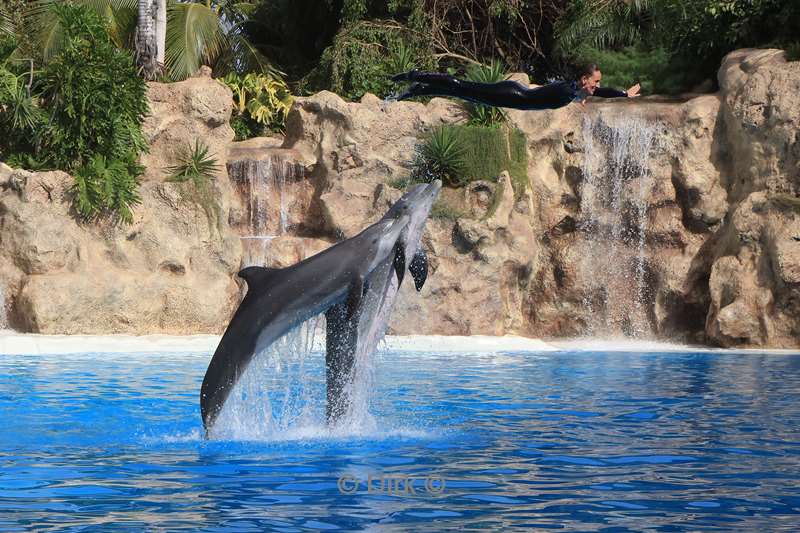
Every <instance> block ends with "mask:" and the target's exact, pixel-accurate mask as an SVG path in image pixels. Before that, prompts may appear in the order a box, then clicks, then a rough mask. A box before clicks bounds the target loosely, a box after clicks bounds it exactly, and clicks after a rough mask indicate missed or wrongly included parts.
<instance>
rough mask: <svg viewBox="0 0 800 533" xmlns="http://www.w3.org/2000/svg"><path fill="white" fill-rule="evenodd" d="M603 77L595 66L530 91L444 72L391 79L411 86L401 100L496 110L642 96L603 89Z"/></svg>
mask: <svg viewBox="0 0 800 533" xmlns="http://www.w3.org/2000/svg"><path fill="white" fill-rule="evenodd" d="M601 78H602V73H601V72H600V67H598V66H597V64H595V63H589V64H587V65H584V66H582V67H581V68H580V69H579V70H578V73H577V76H576V78H575V80H572V81H556V82H553V83H549V84H547V85H542V86H541V87H536V88H530V87H528V86H526V85H524V84H522V83H519V82H517V81H513V80H505V81H501V82H498V83H479V82H475V81H467V80H461V79H458V78H456V77H454V76H451V75H449V74H444V73H441V72H420V71H418V70H411V71H409V72H404V73H402V74H397V75H396V76H393V77H392V81H394V82H396V83H399V82H403V81H408V82H411V86H410V87H409V88H408V89H406V91H405V92H403V93H402V94H401V95H400V96H398V97H397V99H398V100H406V99H408V98H413V97H415V96H452V97H455V98H461V99H462V100H467V101H469V102H473V103H475V104H483V105H488V106H493V107H509V108H512V109H521V110H523V111H529V110H532V109H558V108H559V107H564V106H566V105H567V104H569V103H571V102H580V103H581V104H582V105H584V106H585V105H586V98H587V97H589V96H599V97H601V98H621V97H628V98H632V97H635V96H639V89H640V87H639V84H638V83H637V84H636V85H634V86H633V87H631V88H630V89H628V90H627V91H620V90H618V89H611V88H609V87H600V79H601Z"/></svg>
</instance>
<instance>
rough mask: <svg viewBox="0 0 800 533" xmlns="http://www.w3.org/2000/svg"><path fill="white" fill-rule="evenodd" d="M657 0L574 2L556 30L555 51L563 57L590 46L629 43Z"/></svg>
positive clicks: (638, 35) (585, 0) (590, 0)
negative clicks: (584, 46)
mask: <svg viewBox="0 0 800 533" xmlns="http://www.w3.org/2000/svg"><path fill="white" fill-rule="evenodd" d="M657 5H658V2H657V1H656V0H583V1H578V2H575V3H574V4H573V5H572V7H571V8H570V9H569V11H568V12H567V14H566V15H565V16H564V17H563V18H562V19H561V20H560V21H559V22H558V24H557V27H556V29H555V34H556V49H557V50H558V51H559V52H560V53H561V54H562V55H565V56H569V55H570V54H571V53H572V52H574V51H575V50H577V49H579V48H580V47H581V46H582V45H586V44H589V45H591V46H593V47H595V48H605V47H610V46H617V45H626V44H631V43H633V42H634V41H636V40H637V39H639V38H640V36H641V26H642V23H643V22H644V21H645V20H647V19H648V18H649V15H650V12H651V11H652V10H654V9H656V8H657Z"/></svg>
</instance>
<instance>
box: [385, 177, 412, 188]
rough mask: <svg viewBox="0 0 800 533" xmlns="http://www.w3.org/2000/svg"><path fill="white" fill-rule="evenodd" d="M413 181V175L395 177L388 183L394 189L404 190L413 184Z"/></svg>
mask: <svg viewBox="0 0 800 533" xmlns="http://www.w3.org/2000/svg"><path fill="white" fill-rule="evenodd" d="M411 183H412V179H411V176H403V177H400V178H394V179H392V180H390V181H389V183H388V185H389V187H391V188H393V189H398V190H401V191H404V190H406V188H407V187H408V186H409V185H411Z"/></svg>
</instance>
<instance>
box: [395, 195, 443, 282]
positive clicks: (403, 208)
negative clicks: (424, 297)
mask: <svg viewBox="0 0 800 533" xmlns="http://www.w3.org/2000/svg"><path fill="white" fill-rule="evenodd" d="M441 189H442V182H441V181H440V180H435V181H433V182H431V183H422V184H419V185H417V186H415V187H413V188H412V189H410V190H408V191H407V192H406V193H405V194H404V195H403V196H402V197H401V198H400V199H399V200H398V201H397V202H395V204H394V205H393V206H392V207H391V209H389V211H387V213H386V215H384V217H383V220H392V219H400V218H403V217H408V223H406V224H405V225H404V227H403V232H402V234H401V236H400V247H401V248H402V249H403V250H402V257H403V263H404V264H403V267H404V266H405V258H406V257H411V258H413V259H412V260H411V262H410V264H409V271H410V272H411V275H412V277H413V278H414V285H415V286H416V287H417V290H420V289H422V286H423V284H424V283H425V279H426V278H427V276H428V259H427V256H426V255H425V250H424V249H423V248H422V247H421V246H420V240H421V238H422V230H423V229H424V228H425V221H426V220H427V219H428V215H429V214H430V212H431V208H432V207H433V203H434V202H435V201H436V198H437V197H438V196H439V191H440V190H441ZM395 266H396V268H399V267H400V265H399V264H396V265H395ZM397 277H398V280H400V281H402V279H403V277H402V275H401V274H400V273H399V271H398V276H397Z"/></svg>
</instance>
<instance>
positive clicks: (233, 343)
mask: <svg viewBox="0 0 800 533" xmlns="http://www.w3.org/2000/svg"><path fill="white" fill-rule="evenodd" d="M440 189H441V182H440V181H438V180H437V181H435V182H433V183H429V184H422V185H417V186H416V187H414V188H413V189H411V190H410V191H409V192H407V193H406V194H404V195H403V196H402V197H401V198H400V200H398V201H397V202H395V204H394V205H393V206H392V207H391V208H390V209H389V211H388V212H387V213H386V214H385V215H384V216H383V218H381V219H380V220H379V221H378V222H376V223H375V224H372V225H371V226H369V227H368V228H366V229H365V230H363V231H362V232H361V233H359V234H358V235H356V236H354V237H352V238H350V239H347V240H345V241H342V242H340V243H337V244H335V245H333V246H331V247H330V248H328V249H326V250H323V251H322V252H320V253H318V254H316V255H314V256H311V257H309V258H308V259H305V260H304V261H301V262H300V263H297V264H296V265H293V266H291V267H288V268H283V269H273V268H264V267H256V266H251V267H247V268H245V269H243V270H242V271H241V272H239V277H241V278H242V279H244V280H245V281H246V282H247V287H248V290H247V294H246V295H245V297H244V299H243V300H242V302H241V303H240V304H239V308H238V309H237V310H236V313H235V314H234V315H233V318H232V319H231V321H230V323H229V324H228V328H227V329H226V330H225V333H224V334H223V336H222V339H221V340H220V342H219V345H218V346H217V349H216V351H215V352H214V356H213V357H212V358H211V363H210V364H209V365H208V370H207V371H206V375H205V378H204V379H203V385H202V387H201V389H200V411H201V413H202V417H203V425H204V426H205V429H206V435H208V433H209V432H210V430H211V429H212V427H213V426H214V423H215V422H216V420H217V416H218V415H219V413H220V411H221V410H222V407H223V405H224V404H225V401H226V400H227V398H228V396H229V394H230V392H231V390H232V389H233V387H234V386H235V385H236V383H237V382H238V380H239V378H240V377H241V376H242V374H243V373H244V371H245V370H246V368H247V366H248V364H249V363H250V361H251V360H252V359H253V357H254V356H255V355H256V354H257V353H259V352H261V351H263V350H264V349H265V348H267V347H268V346H269V345H271V344H272V343H273V342H275V341H276V340H277V339H279V338H280V337H282V336H283V335H285V334H286V333H288V332H289V331H290V330H292V329H293V328H295V327H297V326H299V325H300V324H301V323H303V322H305V321H306V320H308V319H310V318H312V317H314V316H316V315H318V314H320V313H325V317H326V324H327V331H326V356H325V366H326V388H327V406H326V417H327V420H328V424H334V423H336V421H337V420H339V418H340V417H341V416H342V415H344V414H345V413H346V412H347V409H348V407H349V403H350V398H349V394H348V384H349V383H350V382H351V380H352V378H353V370H354V366H355V362H356V360H357V359H358V358H359V357H364V356H365V355H371V353H372V351H373V350H374V349H375V345H376V344H377V342H378V340H379V338H380V335H381V334H382V333H383V332H384V331H385V328H386V324H387V323H388V320H389V313H390V311H391V307H392V305H393V303H394V300H395V298H396V295H397V291H398V289H399V287H400V284H401V283H402V281H403V277H404V274H405V271H406V269H408V271H409V272H410V273H411V276H412V277H413V279H414V284H415V286H416V288H417V290H420V289H421V288H422V285H423V284H424V283H425V279H426V277H427V273H428V262H427V257H426V256H425V252H424V250H423V249H422V247H421V246H420V238H421V236H422V230H423V229H424V225H425V221H426V220H427V218H428V215H429V213H430V210H431V207H432V206H433V202H434V201H435V200H436V197H437V196H438V195H439V191H440ZM408 257H411V258H412V259H411V261H410V262H409V263H408V265H407V264H406V258H408Z"/></svg>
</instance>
